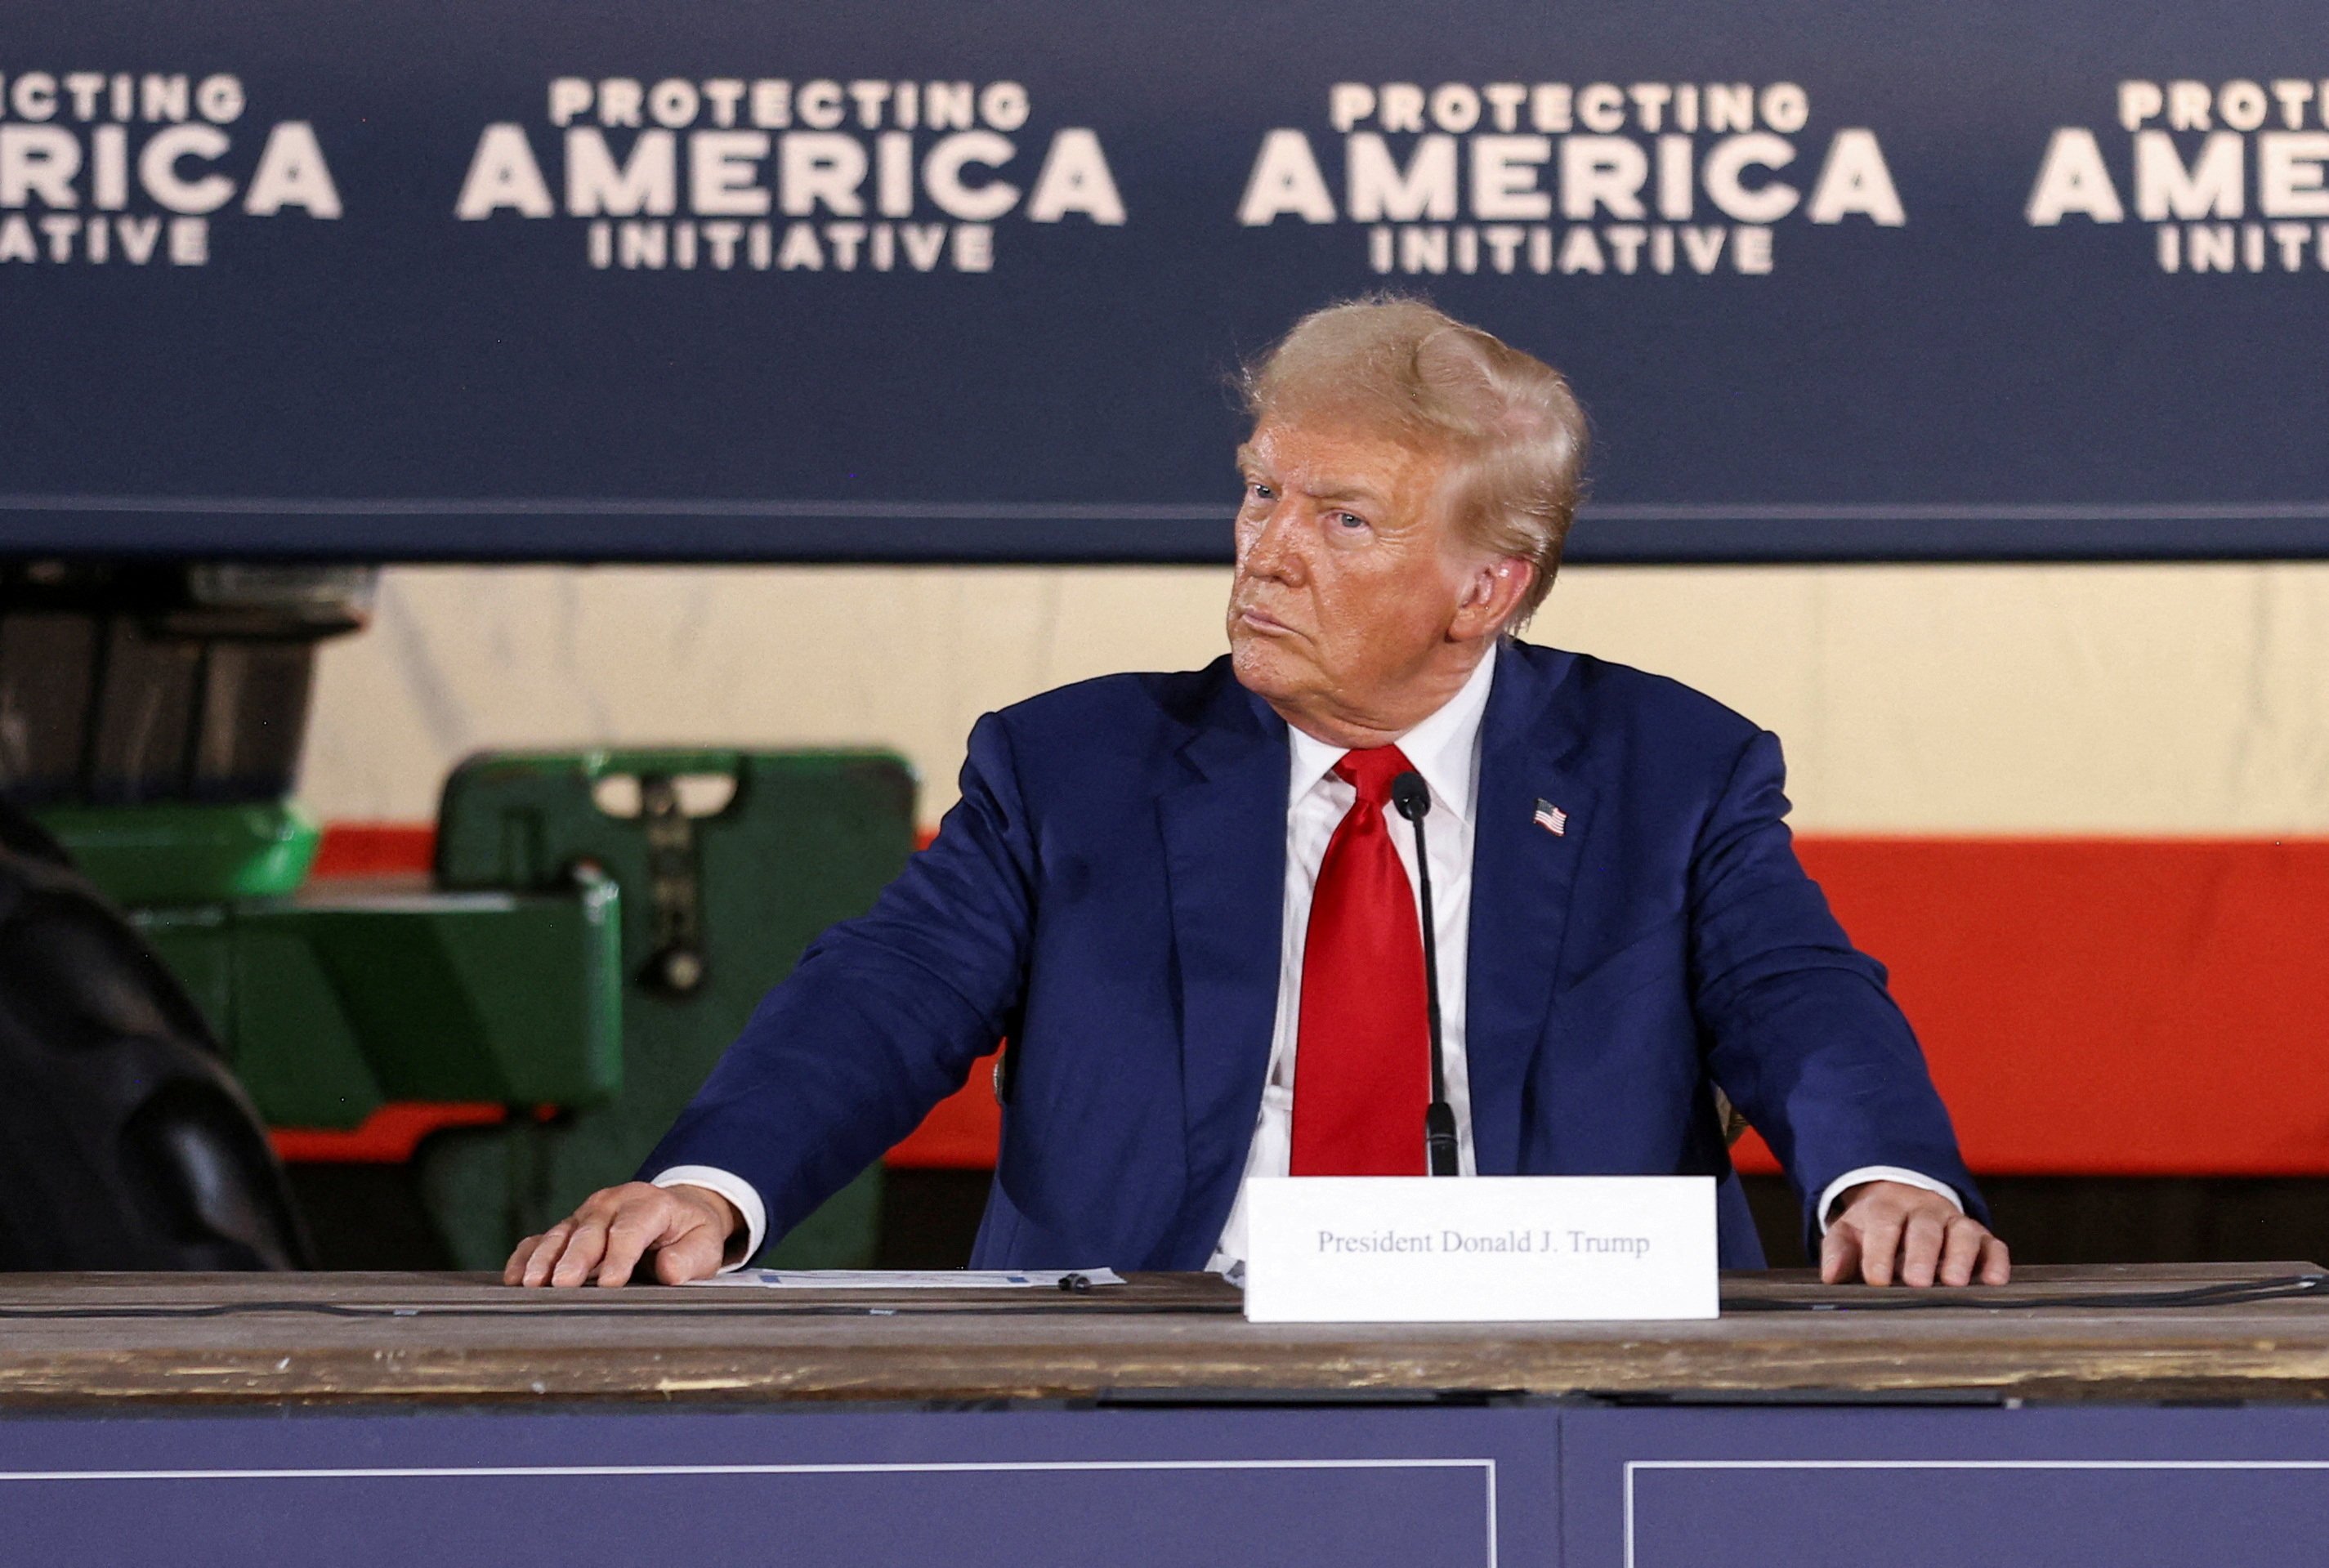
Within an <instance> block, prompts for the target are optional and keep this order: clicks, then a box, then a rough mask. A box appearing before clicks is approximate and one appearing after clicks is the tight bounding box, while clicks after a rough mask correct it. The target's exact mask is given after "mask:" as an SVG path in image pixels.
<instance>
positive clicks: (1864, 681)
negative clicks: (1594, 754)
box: [302, 565, 2329, 834]
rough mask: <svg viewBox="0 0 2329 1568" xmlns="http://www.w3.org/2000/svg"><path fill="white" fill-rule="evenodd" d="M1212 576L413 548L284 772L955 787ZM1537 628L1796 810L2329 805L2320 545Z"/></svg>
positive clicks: (1824, 583)
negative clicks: (1655, 701)
mask: <svg viewBox="0 0 2329 1568" xmlns="http://www.w3.org/2000/svg"><path fill="white" fill-rule="evenodd" d="M1226 583H1227V578H1226V573H1225V571H1221V570H1211V569H1160V568H1108V569H1097V568H1071V569H1070V568H1047V569H1002V568H401V569H396V570H391V571H390V572H387V573H386V574H384V575H383V577H382V582H381V587H380V596H379V602H378V607H377V614H376V616H375V619H374V622H373V624H372V629H371V630H370V631H369V632H368V633H366V634H363V635H360V636H356V637H353V638H349V639H346V640H344V641H343V642H340V643H334V644H332V645H330V646H329V647H328V649H327V650H326V652H325V654H324V657H323V661H322V666H321V670H320V672H319V675H318V681H317V695H316V711H315V718H314V727H313V729H312V731H311V734H310V738H309V743H308V747H307V754H306V776H305V780H304V783H303V787H302V793H303V794H304V796H305V798H306V801H307V802H308V803H309V804H310V806H311V807H312V808H314V809H315V810H316V811H317V812H319V813H320V814H322V815H324V816H325V817H326V818H334V819H373V820H406V821H418V820H424V819H426V818H428V817H429V816H430V815H431V814H432V813H433V812H434V810H435V803H436V791H437V786H438V783H439V781H441V780H442V778H443V777H444V775H445V773H446V771H447V770H448V768H449V767H450V766H451V765H452V764H453V763H454V762H455V761H456V760H457V758H459V757H460V756H462V755H464V754H465V753H467V752H468V751H471V750H474V749H477V748H481V747H486V746H559V745H574V744H578V743H585V742H593V743H610V742H613V743H646V744H652V743H662V742H719V743H738V744H750V745H763V746H803V745H824V744H849V745H863V744H881V745H887V746H894V747H896V748H898V749H899V750H900V751H902V752H904V753H905V754H906V755H907V756H909V757H910V758H911V759H912V760H913V761H914V763H915V764H916V765H918V766H919V769H920V770H921V774H922V777H923V781H924V808H923V814H924V816H925V817H926V818H928V819H930V820H935V818H936V817H937V815H938V813H939V812H941V811H943V810H944V809H945V807H946V806H947V805H948V803H951V801H952V800H953V798H954V794H955V788H954V775H955V771H956V769H957V766H958V765H960V762H961V757H962V739H963V736H964V735H965V733H966V731H967V730H968V728H969V727H970V724H971V721H972V720H973V719H975V718H976V717H977V716H978V715H979V713H981V712H982V711H984V710H985V709H990V708H994V707H996V706H998V705H1000V704H1003V703H1006V702H1010V701H1013V700H1014V699H1018V698H1021V697H1023V696H1026V695H1028V694H1029V693H1031V692H1035V691H1039V690H1043V689H1045V688H1047V687H1051V686H1055V685H1058V684H1060V683H1061V682H1063V681H1073V680H1077V679H1080V678H1081V677H1084V676H1087V675H1094V674H1098V673H1102V672H1105V671H1113V670H1128V669H1157V668H1185V667H1189V666H1192V665H1194V664H1198V663H1202V662H1204V661H1206V660H1208V659H1210V658H1212V656H1213V655H1214V654H1215V653H1217V652H1219V651H1220V649H1221V646H1222V637H1221V600H1222V596H1223V594H1224V592H1225V591H1226ZM1531 636H1532V638H1533V639H1534V640H1537V641H1542V642H1549V643H1558V644H1560V645H1561V646H1564V647H1571V648H1580V649H1584V650H1587V651H1589V652H1592V653H1599V654H1602V655H1604V656H1606V657H1609V658H1614V659H1619V660H1623V661H1625V662H1629V663H1635V664H1639V665H1642V666H1644V667H1645V668H1648V669H1653V670H1657V671H1663V672H1664V673H1667V674H1671V675H1674V676H1676V677H1678V678H1679V679H1681V680H1683V681H1687V682H1689V683H1690V684H1692V685H1693V686H1696V687H1699V688H1700V689H1702V690H1706V691H1709V692H1711V693H1713V694H1714V695H1715V696H1717V697H1719V698H1721V699H1722V700H1723V701H1725V702H1727V703H1729V704H1730V705H1731V706H1732V707H1734V708H1737V709H1740V711H1741V712H1744V713H1746V714H1748V715H1749V717H1751V718H1754V719H1756V720H1757V721H1758V722H1759V723H1761V724H1763V725H1765V726H1767V727H1768V728H1772V729H1775V730H1777V732H1778V733H1779V735H1780V737H1782V739H1783V740H1785V741H1786V743H1787V750H1788V756H1789V759H1790V764H1791V789H1790V793H1792V794H1793V795H1794V797H1795V799H1796V822H1797V824H1798V825H1799V826H1803V827H1806V828H1814V829H1820V830H1826V831H1880V832H1918V833H1964V832H1993V831H1995V832H2076V833H2093V832H2102V833H2143V834H2155V833H2195V834H2205V833H2221V832H2234V833H2282V832H2290V833H2299V832H2305V833H2319V832H2324V831H2329V565H2323V566H2274V567H2240V566H2207V567H2080V568H2067V567H2046V568H2030V567H2014V568H1742V569H1721V570H1715V569H1706V568H1662V569H1638V568H1636V569H1622V568H1598V569H1596V568H1571V569H1570V570H1569V571H1567V572H1564V573H1563V574H1562V576H1561V580H1560V582H1559V584H1558V585H1557V587H1555V589H1554V592H1553V596H1552V598H1551V601H1550V603H1549V604H1548V606H1546V609H1545V611H1544V612H1543V613H1542V615H1540V616H1539V618H1538V621H1537V624H1536V625H1535V627H1534V628H1533V629H1532V633H1531Z"/></svg>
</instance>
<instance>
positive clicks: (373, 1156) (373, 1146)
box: [267, 1101, 509, 1165]
mask: <svg viewBox="0 0 2329 1568" xmlns="http://www.w3.org/2000/svg"><path fill="white" fill-rule="evenodd" d="M508 1120H509V1110H508V1108H507V1107H505V1106H502V1105H480V1104H467V1103H423V1102H420V1101H401V1102H397V1103H391V1104H387V1105H382V1107H381V1108H380V1109H379V1110H377V1111H375V1112H373V1113H372V1114H371V1115H370V1116H367V1117H365V1118H364V1121H363V1125H362V1126H360V1127H351V1128H347V1129H345V1130H337V1129H330V1128H321V1127H277V1128H274V1129H272V1130H270V1131H269V1133H268V1135H267V1136H268V1140H269V1141H270V1142H271V1143H273V1144H274V1145H275V1152H276V1155H277V1156H278V1158H279V1159H282V1160H287V1161H289V1162H292V1163H294V1164H297V1163H302V1162H305V1163H307V1164H314V1165H402V1164H404V1163H405V1162H407V1161H408V1160H410V1159H411V1158H412V1151H413V1150H416V1149H418V1148H419V1147H420V1141H421V1140H422V1139H423V1138H426V1137H428V1136H429V1134H430V1133H431V1132H438V1131H443V1130H444V1129H446V1128H448V1127H492V1126H496V1125H498V1124H499V1123H501V1122H506V1121H508Z"/></svg>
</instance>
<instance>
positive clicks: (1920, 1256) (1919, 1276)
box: [1900, 1209, 1947, 1291]
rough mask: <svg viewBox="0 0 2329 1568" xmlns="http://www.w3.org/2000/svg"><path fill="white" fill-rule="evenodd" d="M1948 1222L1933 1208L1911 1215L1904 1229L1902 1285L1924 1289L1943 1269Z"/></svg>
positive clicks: (1901, 1263)
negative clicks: (1943, 1245) (1941, 1264)
mask: <svg viewBox="0 0 2329 1568" xmlns="http://www.w3.org/2000/svg"><path fill="white" fill-rule="evenodd" d="M1946 1230H1947V1221H1946V1220H1944V1219H1943V1218H1942V1217H1941V1216H1939V1215H1937V1214H1935V1213H1934V1212H1932V1210H1930V1209H1920V1210H1919V1211H1917V1212H1916V1213H1913V1214H1911V1215H1910V1216H1909V1218H1908V1220H1907V1222H1906V1223H1905V1224H1903V1225H1901V1227H1900V1282H1901V1283H1902V1284H1904V1285H1909V1286H1913V1287H1914V1288H1916V1289H1918V1290H1920V1291H1921V1290H1923V1289H1925V1288H1926V1287H1927V1286H1928V1285H1930V1284H1931V1283H1932V1282H1933V1276H1934V1273H1935V1272H1936V1271H1937V1270H1938V1268H1939V1267H1940V1262H1941V1243H1942V1240H1943V1236H1944V1234H1945V1232H1946Z"/></svg>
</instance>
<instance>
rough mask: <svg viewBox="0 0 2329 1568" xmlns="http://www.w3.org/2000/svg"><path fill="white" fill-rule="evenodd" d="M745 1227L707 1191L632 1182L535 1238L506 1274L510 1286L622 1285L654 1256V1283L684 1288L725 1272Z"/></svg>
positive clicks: (594, 1198) (594, 1197)
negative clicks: (642, 1261) (723, 1267)
mask: <svg viewBox="0 0 2329 1568" xmlns="http://www.w3.org/2000/svg"><path fill="white" fill-rule="evenodd" d="M743 1228H744V1216H742V1215H740V1214H738V1213H737V1212H736V1206H735V1205H734V1204H732V1203H730V1202H729V1201H728V1200H727V1199H726V1198H724V1197H721V1196H720V1195H719V1194H718V1193H716V1192H713V1191H712V1189H711V1188H703V1187H651V1186H649V1185H648V1184H647V1183H646V1182H644V1181H628V1182H625V1183H624V1184H623V1185H622V1186H620V1187H609V1188H604V1189H603V1190H601V1191H599V1192H594V1193H592V1194H591V1195H590V1196H589V1197H587V1198H585V1199H584V1200H583V1202H582V1207H580V1208H578V1209H576V1210H575V1211H574V1212H573V1214H572V1215H570V1216H568V1217H567V1218H565V1219H562V1220H561V1221H559V1222H558V1223H557V1224H556V1225H552V1226H551V1227H550V1228H549V1229H548V1230H546V1231H544V1232H542V1234H541V1235H538V1236H528V1237H526V1238H525V1240H523V1241H522V1242H520V1243H518V1244H517V1250H516V1251H515V1252H514V1253H510V1260H509V1263H507V1264H506V1265H504V1267H503V1269H502V1283H504V1284H505V1285H586V1284H589V1282H590V1281H591V1278H592V1277H593V1275H594V1274H595V1275H596V1277H597V1279H598V1282H599V1283H600V1284H602V1285H620V1284H623V1283H625V1282H627V1281H628V1280H629V1279H630V1277H631V1271H632V1270H633V1269H635V1268H636V1267H637V1266H638V1263H639V1260H640V1258H641V1257H643V1256H645V1255H646V1253H648V1252H649V1251H653V1252H654V1253H655V1278H656V1279H658V1280H660V1281H662V1282H664V1283H665V1284H666V1285H684V1284H685V1283H686V1282H688V1281H690V1280H701V1279H702V1278H704V1277H705V1276H707V1275H710V1274H714V1273H717V1272H719V1271H720V1265H721V1263H723V1262H725V1261H726V1259H727V1254H728V1242H729V1238H731V1236H733V1235H735V1234H736V1233H737V1232H738V1231H740V1230H742V1229H743Z"/></svg>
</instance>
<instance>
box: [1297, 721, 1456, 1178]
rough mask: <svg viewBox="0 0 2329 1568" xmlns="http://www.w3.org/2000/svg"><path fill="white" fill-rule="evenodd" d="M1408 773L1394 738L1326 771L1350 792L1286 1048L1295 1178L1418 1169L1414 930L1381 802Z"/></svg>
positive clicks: (1420, 1028) (1313, 904)
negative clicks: (1352, 799)
mask: <svg viewBox="0 0 2329 1568" xmlns="http://www.w3.org/2000/svg"><path fill="white" fill-rule="evenodd" d="M1408 771H1409V765H1408V760H1407V758H1406V757H1405V756H1401V755H1400V749H1399V747H1397V746H1377V747H1375V748H1373V749H1372V750H1369V751H1354V752H1351V753H1350V754H1348V755H1347V756H1344V758H1343V760H1342V761H1340V762H1338V763H1336V764H1335V765H1334V775H1335V776H1336V777H1338V778H1340V779H1342V780H1343V781H1344V782H1345V783H1346V784H1351V785H1352V786H1353V788H1355V789H1356V790H1357V791H1358V792H1359V798H1358V802H1357V803H1356V804H1354V805H1353V806H1352V807H1351V809H1350V810H1349V811H1348V812H1345V813H1344V817H1343V820H1342V822H1339V823H1337V824H1336V825H1335V828H1334V838H1333V839H1331V840H1328V841H1327V844H1326V857H1325V859H1324V860H1322V861H1320V862H1319V865H1318V884H1317V887H1315V889H1314V890H1313V892H1312V895H1311V899H1310V930H1309V934H1308V936H1307V937H1306V939H1305V943H1304V946H1303V950H1302V1013H1301V1019H1300V1022H1299V1023H1298V1025H1297V1030H1296V1037H1295V1042H1296V1043H1295V1056H1294V1155H1293V1160H1292V1162H1291V1167H1290V1169H1291V1170H1292V1172H1293V1174H1294V1175H1296V1176H1420V1175H1422V1174H1423V1171H1424V1160H1423V1111H1424V1107H1425V1105H1426V1104H1428V1103H1429V1101H1430V1097H1431V1066H1430V1057H1431V1038H1430V1034H1429V1023H1428V1022H1427V1021H1426V1018H1425V1004H1424V992H1423V986H1424V981H1423V931H1422V928H1421V926H1419V925H1418V924H1417V923H1416V918H1415V894H1414V891H1413V889H1412V888H1411V887H1410V885H1409V883H1408V879H1407V868H1406V867H1404V866H1402V865H1400V863H1399V852H1398V850H1395V849H1394V848H1393V847H1392V843H1391V824H1390V823H1389V822H1387V821H1385V820H1384V817H1383V805H1384V803H1386V802H1388V801H1389V800H1390V799H1391V780H1393V779H1395V778H1397V777H1398V776H1399V775H1401V774H1403V773H1406V772H1408Z"/></svg>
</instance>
